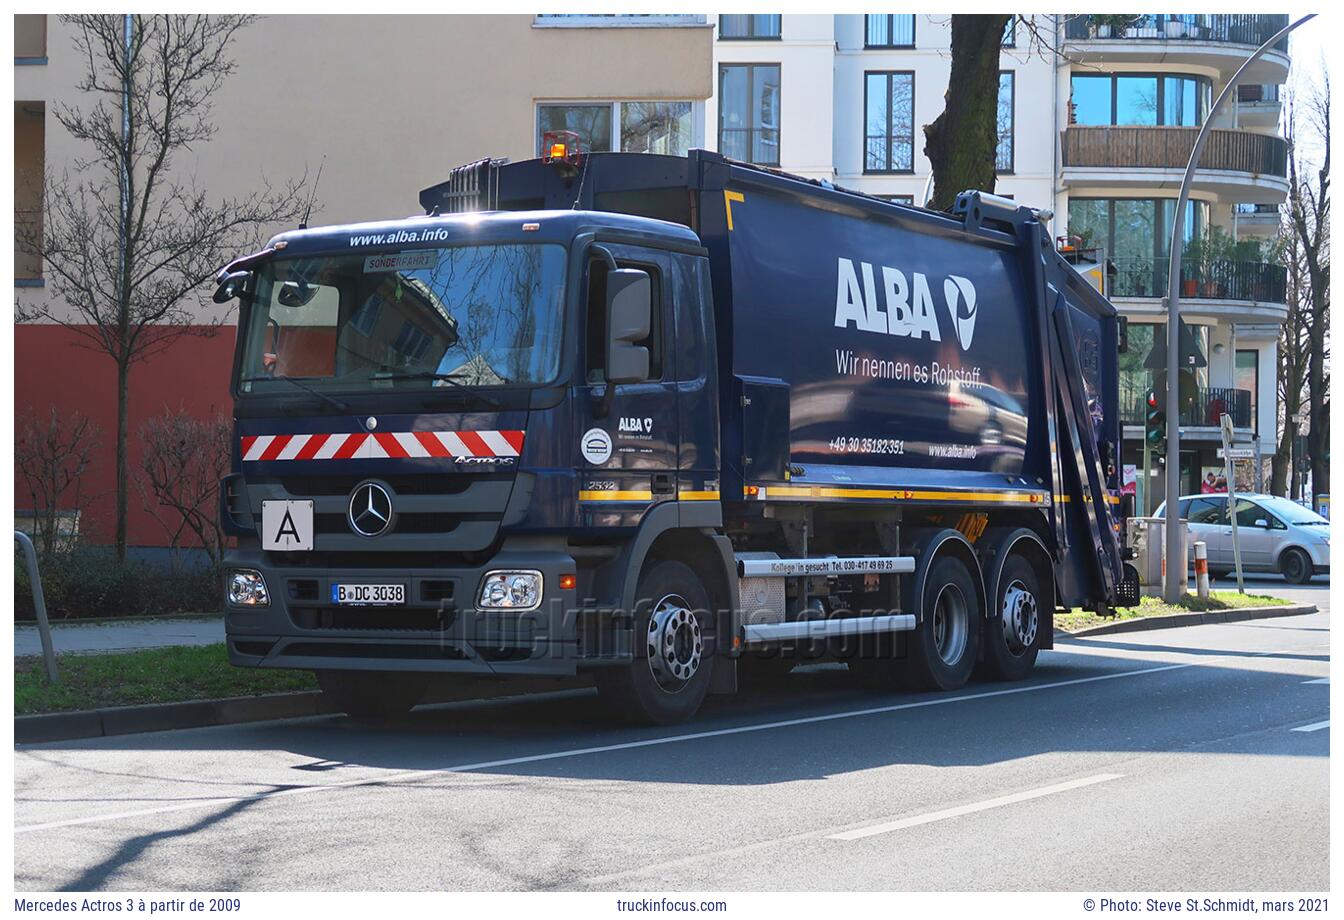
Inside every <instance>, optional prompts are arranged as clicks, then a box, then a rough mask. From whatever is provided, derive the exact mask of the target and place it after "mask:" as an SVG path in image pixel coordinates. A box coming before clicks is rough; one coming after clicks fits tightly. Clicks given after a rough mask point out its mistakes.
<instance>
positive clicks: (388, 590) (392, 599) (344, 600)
mask: <svg viewBox="0 0 1344 920" xmlns="http://www.w3.org/2000/svg"><path fill="white" fill-rule="evenodd" d="M331 602H332V603H333V604H356V605H365V606H372V605H379V606H390V605H392V604H404V603H406V586H405V585H332V586H331Z"/></svg>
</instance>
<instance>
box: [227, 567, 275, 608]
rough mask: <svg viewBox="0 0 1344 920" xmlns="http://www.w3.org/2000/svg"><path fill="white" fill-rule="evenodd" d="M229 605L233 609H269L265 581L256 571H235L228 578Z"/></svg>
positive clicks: (269, 598)
mask: <svg viewBox="0 0 1344 920" xmlns="http://www.w3.org/2000/svg"><path fill="white" fill-rule="evenodd" d="M229 603H230V604H233V605H234V606H235V607H269V606H271V595H270V594H269V593H268V592H267V590H266V579H264V578H262V577H261V573H260V572H258V571H257V570H256V569H235V570H234V572H233V574H232V575H230V576H229Z"/></svg>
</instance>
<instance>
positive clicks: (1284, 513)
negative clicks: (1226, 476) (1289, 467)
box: [1256, 495, 1330, 527]
mask: <svg viewBox="0 0 1344 920" xmlns="http://www.w3.org/2000/svg"><path fill="white" fill-rule="evenodd" d="M1256 501H1258V502H1259V503H1260V504H1262V505H1264V506H1265V508H1266V509H1268V510H1269V511H1272V512H1274V513H1275V514H1276V515H1278V516H1279V517H1280V518H1282V519H1283V520H1285V521H1287V522H1288V523H1289V524H1296V525H1298V526H1310V525H1313V524H1315V525H1317V526H1321V527H1328V526H1330V522H1329V521H1328V520H1326V519H1325V518H1323V517H1321V516H1320V515H1319V514H1317V513H1316V512H1315V511H1312V510H1311V509H1310V508H1307V507H1304V506H1302V505H1299V504H1298V503H1297V502H1295V501H1291V500H1289V499H1287V498H1283V497H1281V496H1278V495H1266V496H1265V497H1263V498H1257V499H1256Z"/></svg>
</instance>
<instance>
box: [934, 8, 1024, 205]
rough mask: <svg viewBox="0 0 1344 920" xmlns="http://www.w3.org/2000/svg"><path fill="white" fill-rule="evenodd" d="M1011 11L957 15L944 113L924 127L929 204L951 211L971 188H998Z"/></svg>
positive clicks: (953, 22)
mask: <svg viewBox="0 0 1344 920" xmlns="http://www.w3.org/2000/svg"><path fill="white" fill-rule="evenodd" d="M1012 18H1013V17H1012V15H1011V14H1003V15H979V14H976V15H969V14H956V15H953V16H952V64H951V71H950V73H949V76H948V88H947V93H946V95H945V96H944V99H945V104H944V108H943V112H942V114H941V115H939V116H938V117H937V118H936V119H934V120H933V123H932V124H928V125H925V126H924V155H925V156H926V157H928V158H929V163H930V165H931V166H932V167H933V198H932V199H930V201H929V204H928V206H929V207H930V208H934V209H935V210H944V211H945V210H949V209H950V208H951V207H952V204H953V203H954V202H955V201H956V198H957V195H958V193H960V192H963V191H965V190H966V189H969V188H975V189H983V190H985V191H988V192H992V191H994V161H995V152H996V151H997V149H998V112H999V49H1000V48H1002V47H1003V34H1004V30H1005V29H1007V27H1008V23H1009V21H1010V20H1011V19H1012Z"/></svg>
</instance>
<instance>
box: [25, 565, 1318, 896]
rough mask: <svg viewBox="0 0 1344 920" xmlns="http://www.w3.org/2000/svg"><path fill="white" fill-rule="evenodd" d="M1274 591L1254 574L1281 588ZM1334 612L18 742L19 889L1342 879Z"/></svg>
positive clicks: (901, 886) (635, 887)
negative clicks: (690, 684) (363, 721)
mask: <svg viewBox="0 0 1344 920" xmlns="http://www.w3.org/2000/svg"><path fill="white" fill-rule="evenodd" d="M1281 586H1282V582H1278V583H1277V585H1275V584H1273V583H1270V582H1264V583H1257V584H1256V587H1257V588H1261V589H1263V588H1268V587H1272V588H1273V589H1275V590H1276V591H1277V590H1279V589H1281ZM1285 593H1291V594H1292V595H1294V596H1298V597H1309V598H1310V599H1311V600H1312V601H1313V602H1315V603H1318V604H1320V605H1321V607H1322V611H1323V612H1322V613H1320V614H1316V615H1312V616H1303V617H1291V618H1283V619H1270V620H1260V621H1250V622H1244V623H1236V624H1226V625H1208V626H1197V627H1191V628H1186V629H1173V630H1160V631H1153V632H1144V633H1133V634H1126V635H1115V636H1100V637H1096V638H1094V639H1090V640H1070V641H1067V642H1061V643H1060V644H1059V647H1058V648H1057V649H1056V650H1055V651H1054V652H1050V653H1045V654H1043V655H1042V658H1041V661H1040V663H1039V665H1038V667H1037V670H1036V672H1035V674H1034V676H1033V677H1032V678H1031V679H1030V680H1029V681H1027V682H1025V683H1021V684H983V683H980V684H972V685H970V686H969V687H967V688H966V689H965V690H963V691H960V692H958V693H955V694H942V695H938V694H887V695H873V694H866V693H863V692H861V691H858V690H856V689H855V688H854V686H853V685H852V684H851V682H850V681H849V680H848V675H846V674H845V673H844V672H843V671H834V670H833V671H814V672H812V673H795V674H794V675H793V676H792V678H791V681H790V683H791V687H790V688H789V690H788V691H787V692H785V693H783V694H776V695H773V696H767V695H750V696H740V697H736V698H730V699H715V700H712V701H711V703H710V704H709V705H708V706H707V707H706V709H705V710H704V711H703V712H702V714H701V716H700V717H699V718H698V719H697V720H696V721H695V722H694V723H693V724H691V725H689V726H681V727H676V728H670V729H648V728H629V727H616V726H613V725H611V724H610V723H608V722H607V721H606V720H605V716H604V713H603V712H602V710H601V709H600V708H599V707H598V704H597V702H596V699H595V697H594V696H593V695H592V694H591V693H590V692H588V691H568V692H565V693H557V694H548V695H539V696H534V697H526V698H514V699H511V700H504V701H494V702H488V703H460V704H453V705H445V706H438V707H428V708H421V709H418V710H416V711H415V712H414V713H412V714H411V716H410V717H409V719H408V720H406V721H405V722H403V723H401V724H398V725H396V726H392V727H385V728H370V727H366V726H362V725H359V724H357V723H355V722H352V721H350V720H348V719H345V718H343V717H334V716H333V717H320V718H311V719H301V720H293V721H287V722H272V723H262V724H253V725H246V726H231V727H220V728H210V729H199V730H192V731H179V732H163V733H158V734H148V735H138V736H126V737H121V738H111V739H99V740H91V741H80V742H62V743H55V744H46V745H33V746H23V747H21V748H18V749H17V750H16V752H15V826H16V833H15V838H14V842H15V850H14V852H15V855H14V861H15V865H14V874H15V885H16V887H17V888H18V889H19V890H24V891H36V890H88V889H109V890H151V891H160V890H196V891H201V890H210V891H228V890H259V889H299V890H342V889H355V890H364V889H450V890H452V889H560V890H574V889H604V890H606V889H614V890H618V891H631V892H633V891H653V892H668V891H674V890H683V889H706V890H726V891H732V890H796V889H881V890H892V889H896V890H911V889H915V890H919V889H932V890H941V889H969V890H980V889H994V890H1041V889H1046V890H1053V889H1062V890H1081V891H1098V892H1102V891H1105V892H1114V891H1127V890H1200V891H1243V890H1294V891H1298V890H1300V891H1321V890H1324V889H1326V888H1327V887H1328V884H1329V878H1328V856H1329V835H1328V824H1329V811H1328V793H1329V779H1328V759H1327V758H1328V754H1329V731H1328V728H1322V727H1319V726H1320V724H1321V723H1324V722H1327V720H1328V718H1329V708H1328V699H1327V697H1328V693H1329V686H1328V684H1327V683H1324V682H1322V680H1321V678H1325V677H1326V675H1327V671H1328V663H1329V657H1328V655H1329V651H1328V645H1329V622H1328V612H1327V611H1326V609H1325V608H1326V606H1327V604H1328V588H1327V587H1326V586H1324V585H1319V586H1313V587H1309V588H1306V589H1295V590H1292V591H1291V592H1285Z"/></svg>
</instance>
